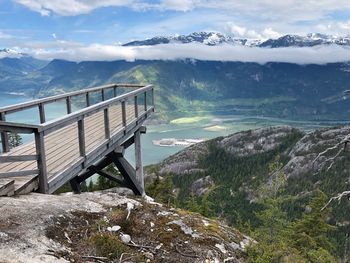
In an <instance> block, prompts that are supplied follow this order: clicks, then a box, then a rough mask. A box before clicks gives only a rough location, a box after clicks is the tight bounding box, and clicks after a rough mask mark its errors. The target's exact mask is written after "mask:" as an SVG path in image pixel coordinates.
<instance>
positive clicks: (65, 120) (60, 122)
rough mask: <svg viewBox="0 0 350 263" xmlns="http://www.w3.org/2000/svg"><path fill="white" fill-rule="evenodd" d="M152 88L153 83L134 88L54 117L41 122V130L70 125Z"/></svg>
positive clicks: (47, 130)
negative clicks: (67, 113)
mask: <svg viewBox="0 0 350 263" xmlns="http://www.w3.org/2000/svg"><path fill="white" fill-rule="evenodd" d="M152 88H153V85H147V86H143V88H140V89H137V90H133V91H131V92H128V93H125V94H123V95H120V96H118V97H115V98H111V99H109V100H106V101H102V102H100V103H97V104H95V105H93V106H90V107H88V108H84V109H81V110H78V111H76V112H73V113H71V114H69V115H65V116H63V117H60V118H58V119H54V120H52V121H48V122H46V123H42V124H39V125H38V126H39V127H40V128H39V131H44V132H45V131H46V133H45V134H47V133H50V131H51V130H52V129H56V128H57V127H58V126H60V127H62V126H66V125H69V124H71V123H73V122H76V121H78V120H79V118H81V117H83V116H84V117H87V116H89V115H92V114H94V113H96V112H98V111H102V110H103V109H105V108H107V107H108V106H109V105H112V104H115V103H116V102H120V101H123V100H125V99H127V98H129V97H134V96H135V95H137V94H140V93H144V92H147V91H149V90H152Z"/></svg>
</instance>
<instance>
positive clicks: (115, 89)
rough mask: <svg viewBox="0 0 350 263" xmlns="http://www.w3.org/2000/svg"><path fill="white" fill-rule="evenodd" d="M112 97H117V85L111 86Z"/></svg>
mask: <svg viewBox="0 0 350 263" xmlns="http://www.w3.org/2000/svg"><path fill="white" fill-rule="evenodd" d="M113 97H117V85H114V87H113Z"/></svg>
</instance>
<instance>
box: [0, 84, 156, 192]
mask: <svg viewBox="0 0 350 263" xmlns="http://www.w3.org/2000/svg"><path fill="white" fill-rule="evenodd" d="M117 87H129V88H137V89H135V90H132V91H130V92H127V93H125V94H122V95H119V96H116V97H114V96H113V97H112V98H110V99H107V100H104V99H105V95H104V94H105V92H106V90H108V89H112V90H113V95H117V93H116V88H117ZM96 91H97V92H101V95H102V101H101V102H99V103H97V104H94V105H90V101H89V95H90V94H91V92H96ZM79 95H85V98H86V106H87V107H86V108H83V109H81V110H78V111H75V112H72V101H71V98H72V97H73V96H79ZM58 100H65V101H66V106H67V115H65V116H63V117H61V118H57V119H54V120H51V121H46V122H45V104H47V103H51V102H54V101H58ZM127 103H128V106H127ZM33 107H38V108H39V114H40V121H41V122H42V123H41V124H37V125H32V124H24V123H13V122H6V114H9V113H13V112H18V111H22V110H25V109H28V108H33ZM112 108H113V110H114V112H115V110H116V108H117V109H118V110H119V109H120V114H121V116H113V118H117V117H118V118H120V117H121V120H122V121H121V126H120V127H111V123H112V120H111V116H110V111H111V109H112ZM130 109H132V111H133V112H132V114H131V115H132V116H131V117H130ZM151 111H154V90H153V86H152V85H147V86H145V85H134V84H111V85H106V86H102V87H97V88H92V89H85V90H80V91H76V92H70V93H66V94H62V95H58V96H53V97H49V98H44V99H39V100H35V101H30V102H26V103H22V104H17V105H13V106H8V107H4V108H0V117H1V119H0V133H1V140H2V147H3V152H5V153H6V152H8V151H10V147H9V142H8V133H24V134H34V138H35V139H34V140H35V149H36V154H35V155H17V156H14V155H11V154H3V155H2V156H0V163H5V162H23V161H36V162H37V169H36V170H22V171H16V172H12V173H2V172H0V178H1V177H9V176H10V177H11V176H25V175H35V174H39V189H40V191H41V192H48V187H49V184H48V172H47V163H46V161H47V158H46V150H47V147H46V145H45V144H46V143H47V141H46V140H45V139H46V137H47V136H48V135H49V134H51V133H54V132H56V131H58V130H60V129H63V128H65V127H68V126H69V125H74V127H77V130H76V134H77V140H78V148H79V157H78V158H79V162H78V165H79V166H82V167H86V166H88V165H89V164H90V163H91V162H92V161H93V160H94V155H95V154H96V152H98V151H100V152H101V149H102V148H101V147H102V146H104V145H112V144H113V143H115V142H116V141H117V140H120V137H121V136H122V135H123V134H124V135H125V134H127V132H128V128H130V127H128V126H129V124H130V123H131V122H134V123H136V124H137V122H138V121H139V120H141V118H144V119H145V118H146V117H147V115H148V113H149V112H151ZM96 114H103V121H102V123H101V124H100V125H102V126H103V135H102V136H103V138H102V140H101V141H100V143H99V144H98V145H97V146H96V147H94V148H93V149H90V148H89V149H88V150H87V146H86V144H85V142H86V136H85V132H86V131H85V128H84V126H85V120H86V119H87V118H89V117H90V116H94V115H96ZM145 116H146V117H145ZM133 127H134V126H133Z"/></svg>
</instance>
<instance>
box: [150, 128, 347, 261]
mask: <svg viewBox="0 0 350 263" xmlns="http://www.w3.org/2000/svg"><path fill="white" fill-rule="evenodd" d="M349 134H350V127H349V126H344V127H337V128H327V129H320V130H316V131H314V132H311V133H307V134H306V133H304V132H302V131H300V130H297V129H293V128H291V127H288V126H277V127H268V128H261V129H257V130H250V131H244V132H239V133H235V134H232V135H229V136H226V137H219V138H216V139H213V140H209V141H206V142H203V143H199V144H196V145H194V146H191V147H188V148H186V149H184V150H182V151H181V152H179V153H177V154H175V155H173V156H171V157H169V158H168V159H166V160H164V161H163V162H161V163H160V164H159V165H155V166H151V167H148V173H147V174H148V175H149V176H148V194H151V195H152V196H154V197H156V198H158V199H162V198H164V196H165V195H164V193H173V197H172V198H173V199H170V200H175V201H174V203H175V204H176V205H178V206H179V207H182V208H188V209H190V208H191V207H192V208H193V207H196V206H194V205H193V202H195V203H197V207H198V206H199V207H201V206H202V208H199V210H200V211H204V212H205V211H207V212H205V213H204V214H206V213H209V214H211V215H215V216H219V218H221V219H222V220H226V221H227V222H229V224H231V225H234V226H239V225H241V226H243V225H245V223H244V222H249V225H250V227H251V228H253V229H255V228H257V227H259V226H260V224H261V222H260V221H259V219H258V218H257V213H259V211H262V209H263V206H262V204H261V202H260V200H261V199H262V198H264V195H266V193H268V192H271V191H272V187H275V186H273V185H274V183H273V182H274V180H277V179H276V178H278V179H279V181H278V182H277V185H279V186H278V188H280V190H279V191H277V192H276V193H277V194H278V196H280V197H282V198H285V199H284V202H283V204H282V205H281V207H282V208H283V212H284V213H286V215H287V218H288V220H290V221H294V220H298V219H300V218H301V216H302V214H305V212H306V213H307V211H309V210H308V209H309V207H308V203H309V201H310V199H311V198H312V196H314V194H315V193H316V192H317V191H318V190H322V191H323V192H324V193H325V194H326V196H328V198H330V197H331V196H335V195H337V194H338V193H339V192H342V191H345V190H349V163H350V155H349V152H348V151H341V152H340V154H339V156H338V157H337V158H335V159H334V164H333V165H331V163H332V161H333V160H332V157H333V156H335V155H336V153H337V152H338V151H339V150H342V148H343V147H344V146H343V145H340V146H339V148H333V150H331V151H328V152H327V153H326V154H324V155H322V156H321V157H320V158H317V159H316V157H317V156H318V154H319V153H321V152H323V151H325V150H326V149H327V148H330V147H333V146H335V145H336V144H337V143H339V142H341V141H342V140H343V139H344V138H345V136H348V135H349ZM277 176H278V177H277ZM283 178H285V179H283ZM284 180H285V181H284ZM163 182H167V184H164V183H163ZM165 189H167V190H165ZM265 189H268V190H267V191H268V192H266V190H265ZM167 196H168V195H167ZM326 201H327V200H326ZM189 204H191V206H189ZM203 205H205V206H206V208H205V210H203V209H204V207H203ZM208 205H209V207H207V206H208ZM323 205H325V203H323V204H322V206H323ZM331 207H332V209H333V210H332V212H331V213H330V215H329V216H328V217H327V221H328V222H329V223H330V224H332V225H334V226H337V229H336V230H335V231H334V232H332V233H329V238H330V239H331V241H332V243H333V244H334V245H335V246H336V251H337V254H338V256H340V257H341V258H348V256H349V254H344V253H348V252H347V249H345V250H344V248H347V247H348V246H349V243H347V242H348V240H347V233H349V231H350V223H349V214H350V202H348V200H347V199H344V200H343V201H342V202H340V203H337V202H335V203H334V204H333V203H332V205H331ZM208 211H209V212H208ZM245 229H246V228H245ZM246 230H247V229H246ZM258 241H259V240H258ZM316 262H317V261H316Z"/></svg>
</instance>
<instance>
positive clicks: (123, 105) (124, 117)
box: [122, 100, 126, 127]
mask: <svg viewBox="0 0 350 263" xmlns="http://www.w3.org/2000/svg"><path fill="white" fill-rule="evenodd" d="M122 121H123V127H125V126H126V109H125V100H123V101H122Z"/></svg>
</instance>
